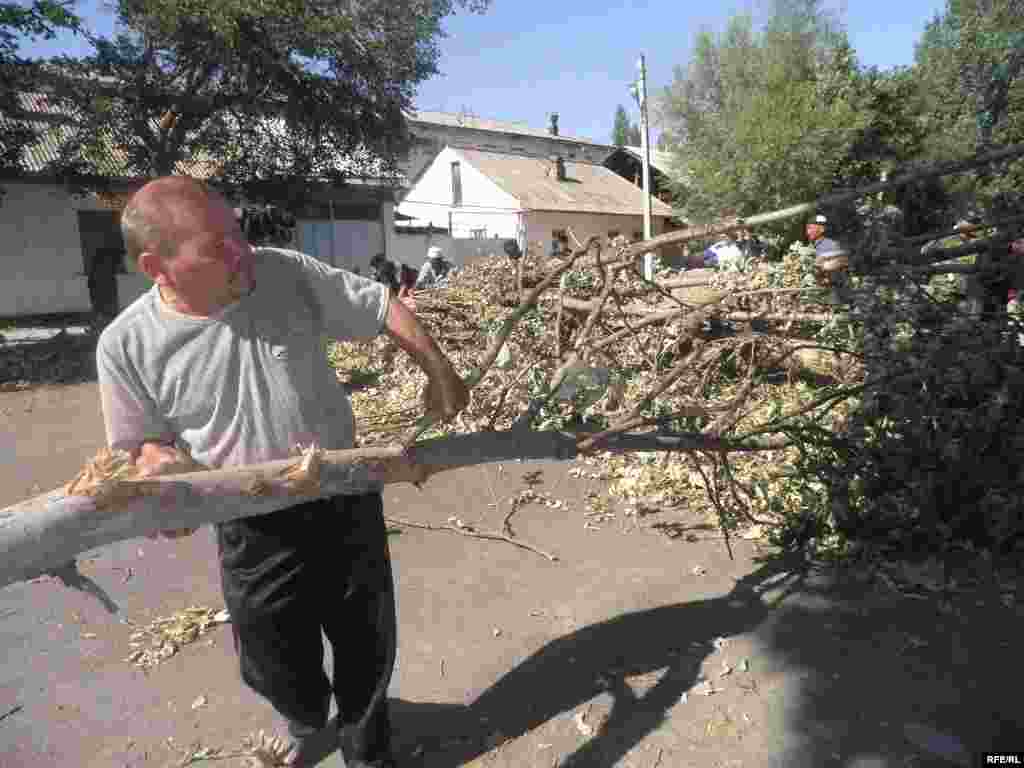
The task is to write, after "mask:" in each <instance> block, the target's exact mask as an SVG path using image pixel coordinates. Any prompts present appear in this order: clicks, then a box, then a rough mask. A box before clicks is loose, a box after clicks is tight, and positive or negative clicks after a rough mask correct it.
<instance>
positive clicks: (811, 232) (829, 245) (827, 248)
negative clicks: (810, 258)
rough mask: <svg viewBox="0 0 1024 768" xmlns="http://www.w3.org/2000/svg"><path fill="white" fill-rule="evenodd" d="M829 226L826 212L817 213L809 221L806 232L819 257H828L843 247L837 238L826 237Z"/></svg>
mask: <svg viewBox="0 0 1024 768" xmlns="http://www.w3.org/2000/svg"><path fill="white" fill-rule="evenodd" d="M827 228H828V218H827V217H826V216H825V215H824V214H821V213H819V214H817V215H816V216H815V217H814V218H813V219H811V220H810V221H809V222H807V226H806V227H805V230H804V231H805V232H806V233H807V239H808V240H809V241H810V243H811V245H813V246H814V251H815V253H816V254H817V255H818V257H819V258H828V257H829V256H830V255H832V254H836V253H839V252H840V251H842V250H843V247H842V246H841V245H839V243H837V242H836V241H835V240H832V239H831V238H828V237H825V230H826V229H827Z"/></svg>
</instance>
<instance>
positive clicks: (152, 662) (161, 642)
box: [126, 606, 231, 698]
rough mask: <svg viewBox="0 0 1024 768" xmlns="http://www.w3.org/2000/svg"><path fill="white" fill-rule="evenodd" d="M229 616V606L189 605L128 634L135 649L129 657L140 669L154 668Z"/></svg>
mask: <svg viewBox="0 0 1024 768" xmlns="http://www.w3.org/2000/svg"><path fill="white" fill-rule="evenodd" d="M230 620H231V617H230V616H229V614H228V612H227V611H226V610H217V609H214V608H201V607H198V606H190V607H188V608H185V609H184V610H181V611H178V612H177V613H175V614H173V615H171V616H167V617H160V618H157V619H154V620H153V621H151V622H150V623H149V624H147V625H146V626H144V627H138V628H137V629H136V630H135V631H134V632H132V634H131V636H130V637H129V638H128V642H129V644H130V645H131V647H132V652H131V653H130V654H128V657H127V659H126V661H129V662H131V663H132V664H134V665H135V666H137V667H139V668H140V669H152V668H153V667H155V666H157V665H158V664H160V662H162V661H164V660H166V659H169V658H170V657H171V656H173V655H174V654H176V653H177V652H178V651H179V650H181V648H183V647H184V646H186V645H189V644H191V643H194V642H195V641H196V640H198V639H199V638H200V637H202V636H203V635H206V634H207V633H209V632H210V631H211V630H213V629H214V628H216V627H217V626H219V625H221V624H225V623H227V622H228V621H230ZM201 698H202V697H201Z"/></svg>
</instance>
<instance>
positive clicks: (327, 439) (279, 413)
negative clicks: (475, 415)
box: [96, 248, 389, 467]
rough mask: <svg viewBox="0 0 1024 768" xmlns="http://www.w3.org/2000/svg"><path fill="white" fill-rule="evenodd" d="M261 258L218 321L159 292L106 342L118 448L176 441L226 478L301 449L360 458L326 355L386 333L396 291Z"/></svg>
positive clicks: (126, 314)
mask: <svg viewBox="0 0 1024 768" xmlns="http://www.w3.org/2000/svg"><path fill="white" fill-rule="evenodd" d="M255 253H256V267H255V287H254V290H253V291H252V293H250V294H249V295H248V296H245V297H244V298H242V299H241V300H239V301H237V302H235V303H234V304H232V305H230V306H229V307H227V308H225V309H224V310H223V311H222V312H220V313H219V314H218V315H216V316H214V317H209V318H198V317H191V316H189V315H183V314H181V313H179V312H176V311H174V310H173V309H171V308H170V307H169V306H168V305H167V304H166V303H165V302H164V301H163V299H161V297H160V293H159V291H158V290H157V287H156V286H155V285H154V286H153V288H152V289H151V290H149V291H147V292H146V293H145V294H143V295H142V296H141V297H139V299H137V300H136V301H135V302H133V303H132V304H131V305H130V306H129V307H127V308H126V309H125V310H124V311H123V312H122V313H121V314H120V315H118V317H117V318H116V319H115V320H114V322H112V323H111V324H110V325H109V326H107V328H106V329H105V330H104V331H103V333H102V335H101V336H100V339H99V343H98V346H97V349H96V363H97V370H98V374H99V383H100V396H101V401H102V405H103V414H104V420H105V422H106V427H107V442H108V444H109V445H110V447H111V448H113V449H118V448H130V447H132V446H134V445H137V444H138V443H140V442H142V441H144V440H154V439H159V438H164V437H171V436H173V437H175V438H177V440H178V442H179V443H180V444H182V445H183V446H184V447H187V448H188V450H189V451H190V452H191V454H192V457H193V458H194V459H195V460H196V461H198V462H200V463H201V464H205V465H207V466H211V467H221V466H231V465H240V464H252V463H257V462H263V461H272V460H274V459H281V458H285V457H287V456H289V455H291V454H292V450H293V448H294V446H295V445H296V444H299V443H301V444H302V445H308V444H309V443H311V442H316V443H317V445H319V446H320V447H322V448H326V449H340V448H350V447H352V445H353V443H354V440H355V419H354V417H353V414H352V407H351V405H350V404H349V400H348V396H347V394H346V393H345V390H344V389H343V387H342V385H341V383H340V382H339V381H338V378H337V376H336V375H335V373H334V371H333V370H332V369H331V367H330V365H329V364H328V362H327V357H326V343H327V340H328V339H330V338H334V339H339V340H345V339H351V340H358V339H372V338H373V337H374V336H376V335H377V334H378V333H380V331H381V329H382V328H383V324H384V321H385V318H386V316H387V307H388V302H389V290H388V288H387V287H386V286H384V285H381V284H380V283H377V282H374V281H371V280H367V279H366V278H363V277H359V276H358V275H354V274H352V273H351V272H347V271H345V270H342V269H335V268H333V267H331V266H329V265H327V264H324V263H322V262H320V261H318V260H316V259H314V258H311V257H309V256H306V255H304V254H301V253H298V252H296V251H289V250H284V249H280V248H257V249H256V251H255Z"/></svg>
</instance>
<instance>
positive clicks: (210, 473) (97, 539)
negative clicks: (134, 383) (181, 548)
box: [0, 430, 778, 587]
mask: <svg viewBox="0 0 1024 768" xmlns="http://www.w3.org/2000/svg"><path fill="white" fill-rule="evenodd" d="M577 440H578V436H577V435H574V434H572V433H568V432H554V431H551V432H535V431H527V430H509V431H504V432H480V433H474V434H469V435H455V436H450V437H444V438H438V439H436V440H426V441H423V442H420V443H417V444H416V445H415V446H413V447H411V448H408V449H405V450H403V449H402V448H401V447H398V446H395V447H385V448H361V449H352V450H346V451H320V452H314V451H310V452H307V454H306V456H305V457H296V458H294V459H286V460H282V461H272V462H267V463H264V464H255V465H251V466H245V467H233V468H229V469H215V470H206V471H197V472H190V473H187V474H176V475H166V476H162V477H154V478H148V479H142V480H138V479H135V480H132V479H118V477H120V476H121V475H122V474H123V470H124V467H123V466H122V467H121V468H120V469H119V470H113V469H111V467H112V466H113V465H114V464H116V462H111V461H110V460H109V458H108V459H104V458H102V457H97V459H96V460H94V461H93V462H92V463H91V464H90V467H89V468H87V470H86V471H84V472H83V473H82V475H80V476H79V477H78V478H76V479H75V480H74V481H72V482H71V483H69V484H68V485H67V486H65V487H64V488H61V489H58V490H54V491H51V492H50V493H44V494H41V495H39V496H35V497H33V498H31V499H27V500H26V501H23V502H20V503H18V504H15V505H13V506H11V507H7V508H6V509H3V510H0V587H3V586H6V585H8V584H11V583H14V582H16V581H21V580H24V579H28V578H34V577H35V576H38V575H40V574H42V573H45V572H47V571H49V570H52V569H55V568H58V567H60V566H62V565H64V564H65V563H67V562H68V561H70V560H72V559H73V558H74V557H75V556H76V555H78V554H80V553H82V552H85V551H87V550H90V549H93V548H95V547H99V546H103V545H105V544H111V543H113V542H115V541H121V540H123V539H130V538H133V537H136V536H142V535H145V534H148V533H151V532H153V531H157V530H161V529H171V528H187V527H196V526H200V525H204V524H206V523H216V522H223V521H225V520H231V519H234V518H239V517H249V516H251V515H262V514H266V513H268V512H274V511H276V510H279V509H284V508H286V507H290V506H293V505H295V504H299V503H302V502H303V501H311V500H313V499H316V498H323V497H326V496H332V495H335V494H353V493H364V492H367V491H373V490H380V489H381V488H382V487H383V486H384V485H388V484H391V483H401V482H411V483H416V484H420V483H423V482H425V481H426V480H427V479H428V478H429V477H430V476H431V475H434V474H436V473H438V472H444V471H447V470H451V469H456V468H458V467H468V466H473V465H477V464H486V463H491V462H498V461H512V460H515V459H526V460H534V459H555V460H564V459H571V458H574V457H575V456H576V454H577ZM607 447H608V448H609V449H611V450H617V451H631V450H646V451H651V450H655V451H656V450H687V449H702V450H709V449H712V450H741V451H746V450H771V449H773V448H776V447H778V446H777V445H775V444H774V443H772V442H771V441H767V442H760V443H758V442H749V443H746V444H736V445H733V444H730V443H729V442H728V441H724V440H719V439H714V438H709V437H706V436H703V435H699V434H694V435H689V434H685V435H653V434H637V435H619V436H616V437H615V438H614V441H613V442H612V443H610V444H609V445H608V446H607ZM104 462H106V466H104ZM69 491H71V493H69Z"/></svg>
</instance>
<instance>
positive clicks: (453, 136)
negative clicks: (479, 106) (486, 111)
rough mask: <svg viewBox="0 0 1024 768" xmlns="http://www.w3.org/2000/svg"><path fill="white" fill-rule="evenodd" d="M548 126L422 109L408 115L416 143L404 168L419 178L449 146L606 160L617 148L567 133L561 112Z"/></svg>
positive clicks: (592, 161)
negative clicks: (561, 123)
mask: <svg viewBox="0 0 1024 768" xmlns="http://www.w3.org/2000/svg"><path fill="white" fill-rule="evenodd" d="M550 120H551V123H550V125H549V126H548V128H547V130H542V129H539V128H533V127H532V126H529V125H527V124H526V123H519V122H512V121H508V120H493V119H491V118H485V117H478V116H476V115H471V114H467V113H465V112H458V113H453V112H434V111H430V110H419V111H417V112H415V113H413V114H411V115H409V117H408V122H409V133H410V134H411V135H412V146H411V148H410V150H409V156H408V158H407V159H406V160H405V162H404V163H402V169H403V171H404V172H405V175H406V177H407V178H409V179H414V178H416V177H417V176H418V175H419V174H420V173H421V172H422V171H423V169H424V168H425V167H426V166H427V165H428V164H429V163H430V162H431V161H432V160H433V159H434V157H435V156H436V155H437V153H438V152H440V151H441V150H442V149H444V148H445V147H456V148H461V149H479V150H482V151H490V152H507V153H511V154H519V155H535V156H537V157H549V156H550V155H561V156H562V157H564V158H565V159H566V160H569V161H575V160H578V161H582V162H591V163H600V162H603V161H604V159H605V158H606V157H608V155H609V154H610V153H611V152H612V151H613V150H614V149H615V147H613V146H610V145H608V144H601V143H599V142H595V141H591V140H590V139H582V138H577V137H575V136H566V135H563V134H562V133H561V131H560V130H559V128H558V115H557V114H553V115H551V117H550Z"/></svg>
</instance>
